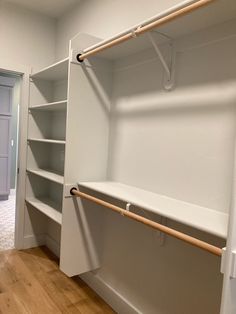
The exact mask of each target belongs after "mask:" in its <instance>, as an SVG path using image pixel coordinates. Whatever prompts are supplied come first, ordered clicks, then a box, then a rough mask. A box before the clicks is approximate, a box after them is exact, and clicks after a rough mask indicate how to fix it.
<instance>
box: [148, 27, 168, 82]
mask: <svg viewBox="0 0 236 314" xmlns="http://www.w3.org/2000/svg"><path fill="white" fill-rule="evenodd" d="M147 36H148V38H149V40H150V42H151V44H152V46H153V48H154V50H155V52H156V54H157V55H158V57H159V59H160V61H161V64H162V65H163V68H164V70H165V71H166V74H167V78H168V80H170V79H171V72H170V69H169V67H168V64H167V63H166V61H165V58H164V57H163V55H162V52H161V50H160V49H159V47H158V45H157V43H156V42H155V40H154V37H153V35H152V34H151V33H150V32H149V33H147Z"/></svg>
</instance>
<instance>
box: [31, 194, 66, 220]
mask: <svg viewBox="0 0 236 314" xmlns="http://www.w3.org/2000/svg"><path fill="white" fill-rule="evenodd" d="M26 202H27V203H29V204H30V205H31V206H33V207H34V208H35V209H37V210H38V211H40V212H41V213H43V214H44V215H46V216H47V217H48V218H50V219H52V220H53V221H55V222H56V223H58V224H59V225H61V223H62V214H61V213H60V212H59V211H58V208H57V204H55V203H54V202H52V201H51V200H50V199H47V198H41V199H38V198H34V197H29V198H26Z"/></svg>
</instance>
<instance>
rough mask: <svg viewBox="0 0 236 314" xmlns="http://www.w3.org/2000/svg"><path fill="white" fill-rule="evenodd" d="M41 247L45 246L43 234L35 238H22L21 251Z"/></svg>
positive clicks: (30, 236)
mask: <svg viewBox="0 0 236 314" xmlns="http://www.w3.org/2000/svg"><path fill="white" fill-rule="evenodd" d="M41 245H45V234H39V235H37V236H35V235H27V236H25V237H24V240H23V247H22V249H29V248H32V247H38V246H41Z"/></svg>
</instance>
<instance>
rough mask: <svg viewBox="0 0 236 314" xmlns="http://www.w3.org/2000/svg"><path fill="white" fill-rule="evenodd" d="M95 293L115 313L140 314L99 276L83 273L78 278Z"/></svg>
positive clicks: (140, 313)
mask: <svg viewBox="0 0 236 314" xmlns="http://www.w3.org/2000/svg"><path fill="white" fill-rule="evenodd" d="M79 277H80V278H81V279H82V280H83V281H85V282H86V283H87V284H88V285H89V286H90V287H91V288H92V289H93V290H94V291H96V293H97V294H98V295H99V296H100V297H101V298H102V299H103V300H105V301H106V302H107V303H108V304H109V305H110V306H111V307H112V308H113V309H114V310H115V311H116V312H117V313H126V314H142V312H141V311H139V310H138V309H137V308H136V307H135V306H134V305H133V304H132V303H130V302H129V301H128V300H127V299H126V298H125V297H124V296H122V295H121V294H120V293H119V292H118V291H116V290H115V289H114V288H112V287H111V286H110V285H109V284H107V283H106V282H105V281H104V280H103V279H102V278H101V277H100V276H98V275H95V274H93V273H92V272H88V273H84V274H82V275H80V276H79Z"/></svg>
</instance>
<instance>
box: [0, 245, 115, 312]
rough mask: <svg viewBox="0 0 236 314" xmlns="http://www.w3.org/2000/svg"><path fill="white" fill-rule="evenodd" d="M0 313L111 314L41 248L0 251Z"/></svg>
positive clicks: (80, 281) (101, 301)
mask: <svg viewBox="0 0 236 314" xmlns="http://www.w3.org/2000/svg"><path fill="white" fill-rule="evenodd" d="M0 313H1V314H2V313H3V314H13V313H14V314H21V313H23V314H48V313H50V314H52V313H54V314H57V313H69V314H74V313H77V314H80V313H81V314H93V313H104V314H106V313H115V312H114V311H113V310H112V309H111V308H110V307H109V306H108V305H107V304H106V303H105V302H104V301H103V300H102V299H101V298H100V297H99V296H98V295H97V294H96V293H95V292H94V291H93V290H91V289H90V288H89V287H88V286H87V285H86V284H85V283H84V282H83V281H82V280H80V279H79V278H73V279H72V278H68V277H67V276H66V275H64V274H63V273H62V272H61V271H60V270H59V268H58V261H57V259H56V258H55V257H54V256H53V255H52V254H51V253H50V252H49V251H48V250H47V249H46V248H44V247H42V248H35V249H29V250H24V251H17V250H9V251H3V252H0Z"/></svg>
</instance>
